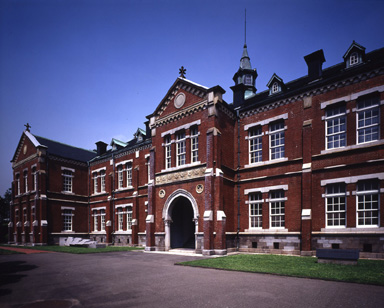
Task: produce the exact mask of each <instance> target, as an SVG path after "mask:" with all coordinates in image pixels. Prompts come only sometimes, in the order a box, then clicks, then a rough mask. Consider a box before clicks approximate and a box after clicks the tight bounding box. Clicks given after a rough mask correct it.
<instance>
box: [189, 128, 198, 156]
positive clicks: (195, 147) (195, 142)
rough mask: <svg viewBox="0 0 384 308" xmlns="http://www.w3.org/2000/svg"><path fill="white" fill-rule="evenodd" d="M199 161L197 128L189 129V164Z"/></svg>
mask: <svg viewBox="0 0 384 308" xmlns="http://www.w3.org/2000/svg"><path fill="white" fill-rule="evenodd" d="M198 161H199V129H198V127H197V126H192V127H191V163H197V162H198Z"/></svg>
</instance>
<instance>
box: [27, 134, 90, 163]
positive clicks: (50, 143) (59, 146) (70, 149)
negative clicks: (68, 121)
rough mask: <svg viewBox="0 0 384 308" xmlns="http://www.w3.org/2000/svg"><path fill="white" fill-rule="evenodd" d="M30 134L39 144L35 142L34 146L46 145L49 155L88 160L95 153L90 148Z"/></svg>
mask: <svg viewBox="0 0 384 308" xmlns="http://www.w3.org/2000/svg"><path fill="white" fill-rule="evenodd" d="M30 135H32V134H30ZM27 136H28V135H27ZM32 136H33V137H34V138H35V140H36V141H37V142H38V143H39V145H36V144H35V146H44V147H47V152H48V154H50V155H54V156H59V157H63V158H67V159H73V160H77V161H82V162H87V161H88V160H90V159H92V158H94V157H95V156H96V155H97V154H96V153H95V152H93V151H90V150H85V149H81V148H77V147H74V146H71V145H68V144H64V143H61V142H58V141H54V140H50V139H47V138H44V137H40V136H36V135H32ZM28 137H29V136H28Z"/></svg>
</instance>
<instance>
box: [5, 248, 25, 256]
mask: <svg viewBox="0 0 384 308" xmlns="http://www.w3.org/2000/svg"><path fill="white" fill-rule="evenodd" d="M17 254H22V252H18V251H11V250H7V249H1V247H0V255H17Z"/></svg>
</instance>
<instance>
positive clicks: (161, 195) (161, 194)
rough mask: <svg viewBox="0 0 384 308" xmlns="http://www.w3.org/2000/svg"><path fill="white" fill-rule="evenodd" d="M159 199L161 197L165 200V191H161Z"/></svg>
mask: <svg viewBox="0 0 384 308" xmlns="http://www.w3.org/2000/svg"><path fill="white" fill-rule="evenodd" d="M159 197H160V198H161V199H163V198H164V197H165V190H164V189H162V190H160V191H159Z"/></svg>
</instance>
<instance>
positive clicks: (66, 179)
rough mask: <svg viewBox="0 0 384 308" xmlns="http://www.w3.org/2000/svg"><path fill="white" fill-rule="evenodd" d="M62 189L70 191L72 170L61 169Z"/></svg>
mask: <svg viewBox="0 0 384 308" xmlns="http://www.w3.org/2000/svg"><path fill="white" fill-rule="evenodd" d="M62 175H63V191H65V192H72V178H73V175H72V171H71V170H67V169H64V170H63V173H62Z"/></svg>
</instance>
